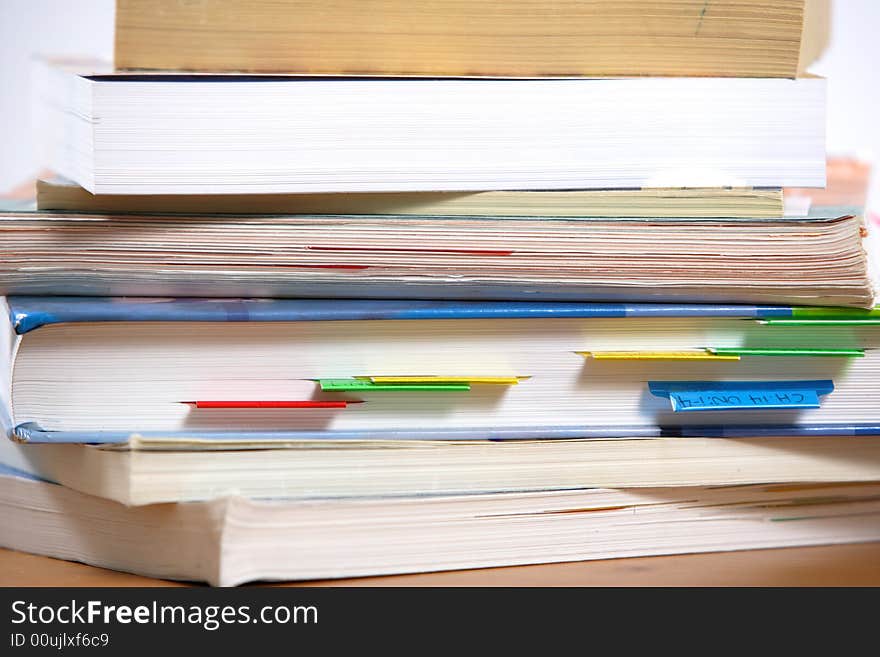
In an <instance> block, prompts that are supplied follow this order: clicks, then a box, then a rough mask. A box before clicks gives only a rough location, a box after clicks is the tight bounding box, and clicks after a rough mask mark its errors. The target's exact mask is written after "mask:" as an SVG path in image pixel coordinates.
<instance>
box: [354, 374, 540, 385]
mask: <svg viewBox="0 0 880 657" xmlns="http://www.w3.org/2000/svg"><path fill="white" fill-rule="evenodd" d="M366 378H368V379H369V380H370V381H372V382H373V383H388V384H394V383H470V384H477V385H478V384H481V383H482V384H489V385H499V386H514V385H516V384H517V383H519V382H520V380H521V379H527V378H529V377H527V376H370V377H366Z"/></svg>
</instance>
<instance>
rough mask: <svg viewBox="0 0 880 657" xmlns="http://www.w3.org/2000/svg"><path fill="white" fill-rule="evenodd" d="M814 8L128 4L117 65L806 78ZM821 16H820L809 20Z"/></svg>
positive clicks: (726, 2)
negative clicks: (803, 70)
mask: <svg viewBox="0 0 880 657" xmlns="http://www.w3.org/2000/svg"><path fill="white" fill-rule="evenodd" d="M804 5H805V3H804V0H773V1H769V0H715V1H714V2H711V3H709V2H705V1H704V0H678V1H677V2H668V1H665V0H606V1H602V2H596V1H592V2H588V1H585V0H579V1H574V2H547V1H545V0H504V1H503V2H502V1H498V0H446V1H441V2H437V1H436V0H375V1H373V2H360V1H358V0H330V1H327V2H307V1H304V0H247V1H245V0H205V1H202V2H179V0H118V2H117V9H116V66H117V67H118V68H131V69H181V70H193V71H263V72H285V73H305V74H321V75H325V74H331V75H333V74H339V75H342V74H347V75H350V74H366V75H427V76H436V75H443V76H447V75H449V76H516V77H531V76H581V75H591V76H592V75H596V76H602V75H669V76H691V75H700V76H732V77H794V76H795V75H796V74H797V73H798V71H799V70H800V69H799V63H801V64H806V63H809V61H808V60H809V58H811V57H813V56H815V54H816V53H817V52H818V50H819V49H818V48H817V47H804V48H803V53H804V54H803V58H804V62H800V59H801V52H802V36H803V35H804V34H805V33H806V34H807V35H815V38H816V39H821V35H822V34H823V33H824V30H822V29H820V28H821V26H819V28H816V29H814V28H810V29H809V30H807V31H806V32H805V30H804V16H805V9H804ZM808 13H809V14H811V15H813V16H817V17H819V18H821V17H822V16H823V15H824V14H823V13H822V12H821V11H815V12H808Z"/></svg>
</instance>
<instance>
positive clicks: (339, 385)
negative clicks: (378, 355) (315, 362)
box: [318, 379, 471, 392]
mask: <svg viewBox="0 0 880 657" xmlns="http://www.w3.org/2000/svg"><path fill="white" fill-rule="evenodd" d="M318 384H319V385H320V386H321V390H325V391H328V392H348V391H354V390H356V391H359V392H364V391H367V392H369V391H373V390H375V391H394V392H415V391H431V392H441V391H446V392H450V391H467V390H470V389H471V386H470V384H469V383H373V382H372V381H369V380H367V379H318Z"/></svg>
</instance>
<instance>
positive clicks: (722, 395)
mask: <svg viewBox="0 0 880 657" xmlns="http://www.w3.org/2000/svg"><path fill="white" fill-rule="evenodd" d="M648 388H649V390H650V391H651V394H653V395H655V396H657V397H666V398H668V399H669V401H670V403H671V405H672V410H673V411H674V412H676V413H679V412H686V411H735V410H774V409H776V410H779V409H783V410H787V409H799V408H819V396H820V395H826V394H828V393H830V392H831V391H832V390H834V383H833V382H832V381H830V380H822V381H651V382H649V383H648Z"/></svg>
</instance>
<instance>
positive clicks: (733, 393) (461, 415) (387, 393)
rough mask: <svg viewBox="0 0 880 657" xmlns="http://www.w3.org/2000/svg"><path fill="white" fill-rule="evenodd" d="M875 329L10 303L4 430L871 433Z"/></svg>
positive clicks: (31, 436) (836, 322) (638, 312)
mask: <svg viewBox="0 0 880 657" xmlns="http://www.w3.org/2000/svg"><path fill="white" fill-rule="evenodd" d="M878 313H880V309H878V310H858V309H844V308H836V309H835V308H830V309H829V308H797V307H795V308H792V307H785V306H751V307H750V306H704V305H690V306H688V305H679V306H671V305H663V304H630V305H625V304H577V303H540V302H520V303H516V302H504V303H502V302H442V301H403V300H401V301H367V300H267V299H262V300H261V299H251V300H244V299H239V300H220V299H214V300H186V299H181V300H168V299H144V300H133V299H112V298H95V299H88V298H82V297H79V298H76V297H70V298H58V299H53V298H46V297H12V298H11V299H10V318H11V327H14V328H15V330H16V331H17V333H18V336H17V337H13V338H12V339H13V340H14V341H15V343H16V344H15V349H14V350H13V351H12V356H13V363H12V365H11V366H10V370H11V386H10V390H11V409H12V417H13V422H12V423H13V425H14V426H15V430H14V432H15V436H16V438H17V439H19V440H22V441H30V442H88V443H114V442H117V443H121V442H126V441H128V440H129V439H130V438H131V436H132V435H135V434H137V435H141V436H144V437H151V436H158V437H174V436H176V437H178V438H183V439H191V438H198V439H205V440H217V441H222V440H224V439H228V438H234V439H240V438H241V437H242V435H243V434H247V435H248V436H250V437H252V438H254V439H256V438H261V437H262V438H263V439H265V440H269V441H271V440H279V439H281V440H367V439H379V440H394V439H407V440H412V439H422V440H455V439H457V440H486V439H494V440H499V439H502V440H503V439H549V438H591V437H620V436H628V437H653V436H677V435H695V436H758V435H769V436H774V435H823V434H826V435H846V436H852V435H862V434H864V435H871V434H877V433H880V409H878V407H877V405H876V404H875V403H874V401H873V400H874V399H876V398H877V396H878V394H880V376H878V374H880V372H878V368H880V351H878V350H877V347H878V344H880V342H878V341H880V331H878V327H880V315H878ZM11 327H10V328H11Z"/></svg>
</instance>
